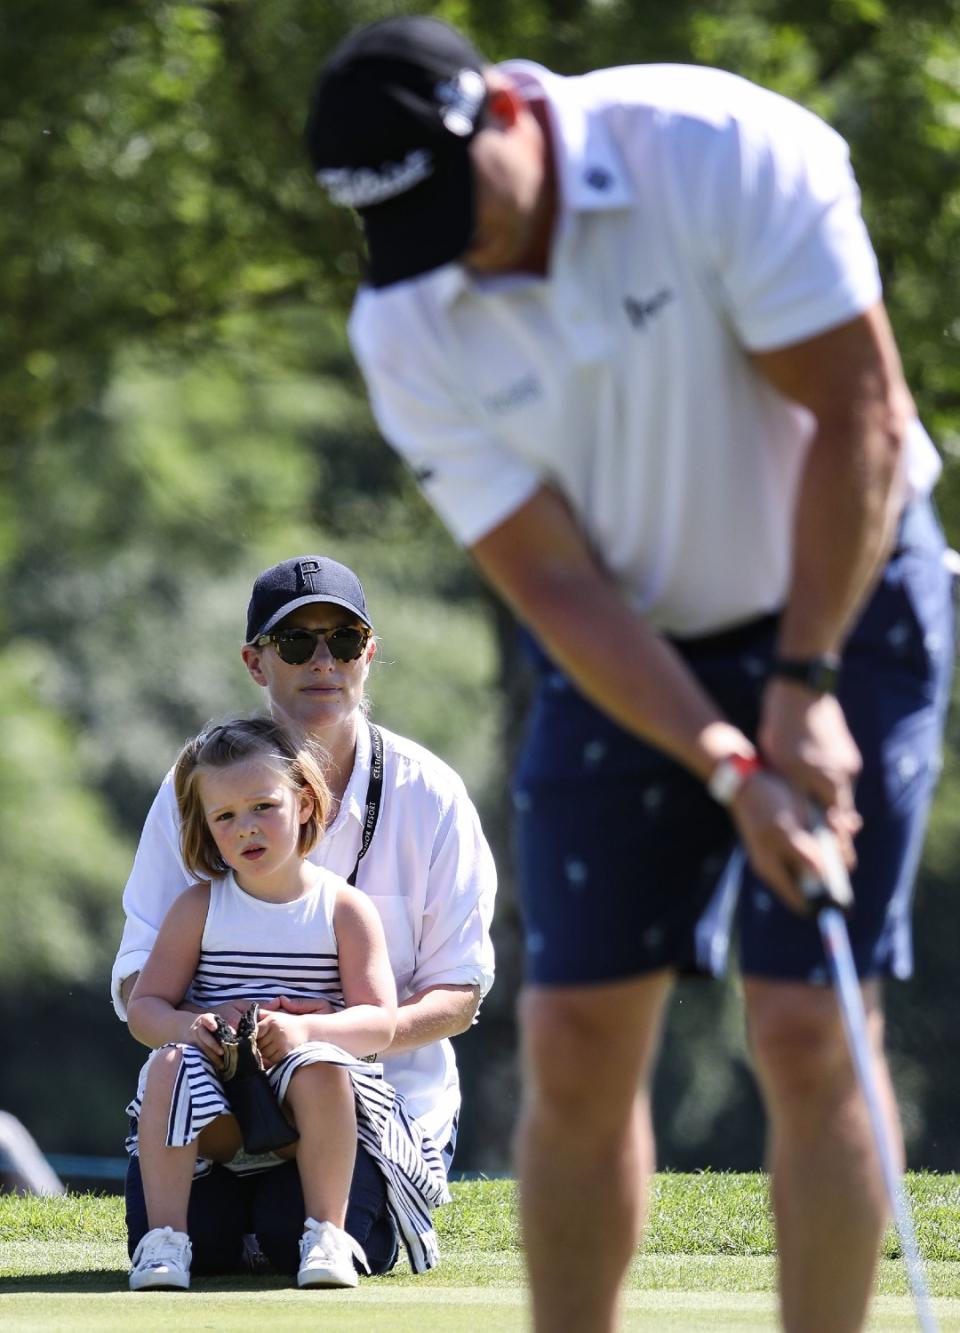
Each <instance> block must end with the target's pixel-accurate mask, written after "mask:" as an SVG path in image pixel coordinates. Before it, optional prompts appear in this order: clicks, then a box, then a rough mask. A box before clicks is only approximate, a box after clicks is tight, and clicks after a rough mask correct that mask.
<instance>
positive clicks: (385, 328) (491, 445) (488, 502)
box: [350, 289, 541, 546]
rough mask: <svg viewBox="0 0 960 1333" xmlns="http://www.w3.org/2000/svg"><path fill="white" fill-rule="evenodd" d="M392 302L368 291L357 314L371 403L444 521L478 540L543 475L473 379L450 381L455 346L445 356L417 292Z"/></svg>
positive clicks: (353, 328) (356, 345) (357, 345)
mask: <svg viewBox="0 0 960 1333" xmlns="http://www.w3.org/2000/svg"><path fill="white" fill-rule="evenodd" d="M388 291H389V289H388ZM391 301H392V298H391V297H390V296H383V295H380V294H372V293H369V292H367V293H361V295H360V296H359V297H358V300H357V305H356V307H355V309H354V312H353V315H352V316H351V320H350V338H351V343H352V345H353V349H354V353H355V355H356V357H357V361H358V362H359V365H360V368H361V370H362V372H363V375H364V379H365V380H366V384H367V390H368V393H369V397H370V405H371V408H372V410H373V414H374V417H375V418H376V421H377V425H378V426H379V428H380V431H381V433H382V434H383V436H384V438H385V439H386V440H387V442H388V443H389V444H390V445H391V446H392V447H393V448H394V449H395V450H396V451H397V453H399V454H400V455H401V457H402V458H403V459H404V460H405V461H406V462H407V463H408V464H409V466H410V468H411V469H412V471H413V475H414V477H415V478H416V481H417V484H418V485H419V487H420V489H421V490H422V492H423V494H424V496H425V497H426V499H427V501H428V502H429V503H430V505H431V506H432V507H433V508H434V509H435V510H436V512H437V514H438V515H439V517H440V518H441V520H442V521H443V523H444V524H445V526H446V527H447V528H448V529H449V531H450V532H451V533H452V535H453V537H454V538H455V539H456V540H457V541H458V542H459V543H460V544H461V545H462V546H472V545H473V544H474V543H475V542H477V541H479V540H480V538H481V537H484V536H486V534H487V533H488V532H491V531H492V530H493V529H494V528H495V527H497V526H498V525H499V524H500V523H502V522H503V521H504V520H505V519H507V518H509V517H510V515H511V514H512V513H514V512H515V510H517V509H519V508H520V506H521V505H522V504H524V503H525V501H527V500H528V499H529V498H530V497H531V495H532V494H533V493H534V491H535V490H536V489H537V487H538V486H539V484H540V481H541V478H540V475H539V474H538V473H537V472H536V470H535V469H534V468H532V467H531V466H530V465H529V464H528V463H526V462H525V461H523V460H522V459H521V458H518V457H517V456H516V455H515V454H513V453H510V452H508V451H507V450H505V449H504V448H503V447H502V446H500V445H499V444H498V442H497V440H496V438H495V437H494V435H493V433H492V432H491V431H490V429H489V426H488V425H487V423H486V422H485V421H484V419H483V415H482V413H481V412H480V411H479V409H478V408H477V407H476V406H475V405H474V404H473V403H472V402H471V400H470V398H469V392H468V388H467V386H464V385H459V386H458V385H455V384H454V383H452V382H451V380H450V378H449V369H448V367H449V364H450V360H451V358H450V355H449V349H448V353H447V355H442V354H440V352H439V349H437V348H436V347H435V346H434V345H433V342H432V340H431V337H430V333H429V325H428V322H427V321H426V320H424V319H423V317H422V312H421V311H420V309H419V308H418V306H417V305H416V303H415V302H414V300H413V298H412V297H409V296H407V294H406V293H403V292H400V293H399V294H398V296H397V298H396V305H393V304H391Z"/></svg>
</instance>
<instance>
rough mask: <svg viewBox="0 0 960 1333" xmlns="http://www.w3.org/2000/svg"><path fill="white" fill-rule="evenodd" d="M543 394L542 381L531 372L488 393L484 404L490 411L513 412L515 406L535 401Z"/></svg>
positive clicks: (522, 405)
mask: <svg viewBox="0 0 960 1333" xmlns="http://www.w3.org/2000/svg"><path fill="white" fill-rule="evenodd" d="M542 396H543V390H542V389H541V387H540V381H539V380H538V379H537V377H536V375H533V374H530V375H524V376H523V378H522V379H519V380H514V381H513V383H512V384H508V385H506V387H505V388H503V389H497V391H496V393H491V394H488V395H487V397H486V398H484V400H483V405H484V407H485V408H487V410H488V411H490V412H497V413H500V412H512V411H513V410H514V408H517V407H524V406H525V405H526V404H527V403H535V402H536V401H537V399H538V398H542Z"/></svg>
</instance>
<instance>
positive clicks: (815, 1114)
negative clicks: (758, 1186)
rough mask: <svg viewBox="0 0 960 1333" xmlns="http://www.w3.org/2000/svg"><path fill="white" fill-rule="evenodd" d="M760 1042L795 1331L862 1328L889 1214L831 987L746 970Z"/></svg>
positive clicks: (874, 1036) (873, 1001) (754, 1036)
mask: <svg viewBox="0 0 960 1333" xmlns="http://www.w3.org/2000/svg"><path fill="white" fill-rule="evenodd" d="M744 985H745V994H746V1001H747V1023H748V1029H749V1032H750V1040H751V1047H752V1050H753V1055H754V1060H755V1062H756V1066H757V1071H758V1075H759V1078H760V1083H761V1087H762V1090H763V1093H764V1098H765V1101H766V1106H767V1114H768V1116H769V1118H770V1169H771V1173H772V1177H773V1206H774V1212H775V1214H776V1221H777V1241H778V1246H779V1251H780V1300H781V1310H782V1317H783V1326H784V1329H785V1330H786V1331H787V1333H855V1331H856V1330H859V1329H861V1328H863V1326H864V1323H865V1321H866V1316H867V1307H868V1305H869V1302H870V1297H871V1294H872V1291H873V1284H874V1279H875V1275H876V1268H877V1259H878V1256H879V1251H880V1243H881V1240H882V1238H883V1233H884V1229H885V1227H886V1223H887V1220H888V1217H889V1209H888V1205H887V1198H886V1193H885V1190H884V1186H883V1178H882V1175H881V1171H880V1164H879V1160H878V1158H877V1154H876V1150H875V1148H874V1143H873V1134H872V1131H871V1128H870V1122H869V1119H868V1116H867V1108H866V1104H865V1103H864V1100H863V1097H862V1095H861V1093H860V1088H859V1084H858V1082H857V1079H856V1075H855V1073H854V1069H853V1066H852V1063H851V1060H850V1056H849V1053H848V1049H847V1044H846V1039H845V1037H844V1033H843V1026H842V1020H841V1017H840V1012H839V1008H838V1006H837V1002H836V998H835V996H834V994H833V992H832V991H831V990H826V989H824V988H821V987H814V986H806V985H802V984H796V983H780V982H770V981H761V980H759V979H757V978H748V979H747V980H746V981H745V983H744ZM864 1003H865V1005H866V1009H867V1025H868V1030H869V1033H870V1042H871V1046H872V1048H873V1054H874V1065H875V1069H876V1073H877V1080H878V1085H879V1087H880V1089H881V1095H882V1099H883V1102H884V1108H885V1111H886V1114H887V1120H888V1123H889V1125H890V1129H891V1131H892V1133H893V1136H894V1137H893V1142H894V1143H896V1144H897V1145H898V1147H899V1151H900V1152H901V1154H902V1139H901V1134H900V1122H899V1117H898V1115H897V1109H896V1102H895V1099H894V1095H893V1089H892V1086H891V1083H890V1076H889V1071H888V1069H887V1064H886V1060H885V1058H884V1055H883V1012H882V1008H881V1004H880V998H879V992H878V989H877V986H876V984H875V983H870V982H868V983H866V984H865V986H864Z"/></svg>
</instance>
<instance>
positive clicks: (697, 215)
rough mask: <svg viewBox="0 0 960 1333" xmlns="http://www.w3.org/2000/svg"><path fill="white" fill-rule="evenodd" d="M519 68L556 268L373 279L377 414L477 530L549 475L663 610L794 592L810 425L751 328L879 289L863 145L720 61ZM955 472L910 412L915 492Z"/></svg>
mask: <svg viewBox="0 0 960 1333" xmlns="http://www.w3.org/2000/svg"><path fill="white" fill-rule="evenodd" d="M504 69H505V70H506V72H508V73H509V74H510V75H511V76H512V77H513V78H514V80H515V81H517V82H518V83H519V84H520V86H521V87H522V88H523V89H524V90H525V91H526V92H527V93H528V94H533V95H537V94H538V93H540V94H542V95H543V96H544V97H545V98H546V100H547V104H548V106H549V112H550V117H551V125H552V128H553V133H554V145H555V151H556V157H557V166H558V179H559V187H560V188H559V194H560V201H561V202H560V213H559V218H558V224H557V228H556V232H555V240H554V246H553V251H552V256H551V268H550V274H549V277H548V278H547V279H541V278H535V277H528V276H525V275H508V276H497V277H492V278H491V277H488V278H485V279H484V278H480V277H477V276H475V275H470V274H469V273H468V272H467V271H466V270H464V269H463V268H462V267H461V266H459V265H449V266H447V267H445V268H443V269H439V270H436V271H435V272H434V273H431V274H427V275H424V276H423V277H421V278H417V279H414V280H412V281H409V282H402V283H398V284H396V285H394V286H390V287H386V288H381V289H371V288H362V289H361V291H360V292H359V293H358V296H357V300H356V303H355V305H354V310H353V313H352V315H351V321H350V334H351V340H352V343H353V347H354V350H355V353H356V356H357V359H358V361H359V363H360V366H361V368H362V370H363V372H364V375H365V377H366V379H367V384H368V388H369V392H370V399H371V403H372V406H373V410H374V413H375V415H376V418H377V421H378V423H379V425H380V428H381V430H382V431H383V434H384V435H385V437H386V438H387V439H388V440H389V441H390V442H391V443H392V444H393V445H394V447H395V448H396V449H397V450H398V451H399V452H400V453H401V454H402V455H404V457H405V458H406V459H407V460H408V461H409V463H410V464H411V466H412V467H413V469H414V471H415V474H416V475H417V477H418V480H419V481H420V484H421V486H422V487H423V490H424V492H425V494H426V496H427V498H428V499H429V500H430V502H431V503H432V504H433V505H434V507H435V508H436V509H437V511H438V512H439V514H440V516H441V517H442V518H443V520H444V521H445V523H446V524H447V526H448V527H449V528H450V529H451V531H452V532H453V534H454V535H455V536H456V537H457V538H458V539H459V541H461V542H462V543H463V544H464V545H466V546H470V545H471V544H473V543H474V542H476V541H478V540H479V539H480V538H481V537H483V536H484V535H485V534H486V533H488V532H490V531H491V530H492V529H493V528H495V527H496V526H497V525H498V524H499V523H501V522H503V520H504V519H506V518H507V517H508V516H509V515H510V514H511V513H513V512H514V511H515V510H516V509H517V508H519V507H520V505H522V504H523V503H524V502H525V501H526V500H527V499H529V498H530V496H531V495H532V494H533V492H534V491H535V490H536V489H537V488H538V486H540V485H541V484H543V483H550V484H552V485H553V486H555V487H557V488H558V489H559V490H560V491H561V492H562V493H563V495H564V496H565V497H566V498H567V500H568V502H569V503H570V505H571V506H572V508H573V510H574V512H575V513H576V514H577V515H578V517H579V519H580V522H581V524H582V527H583V528H584V530H585V532H586V534H587V536H588V537H589V539H590V540H591V542H592V544H593V545H594V547H595V548H596V550H597V551H598V552H599V553H600V554H601V555H602V558H603V560H604V562H605V565H606V567H607V568H608V569H609V571H610V572H611V574H612V575H613V577H614V578H615V579H616V580H617V581H618V582H619V584H620V585H621V587H622V588H623V591H624V593H625V595H626V596H627V597H628V599H629V600H630V602H631V603H632V605H634V607H635V608H636V609H637V610H638V611H639V612H640V613H641V614H643V615H644V616H646V617H647V618H648V619H649V621H650V622H651V623H652V624H653V625H654V626H655V627H657V628H659V629H661V630H663V631H664V632H666V633H671V634H676V635H695V634H702V633H707V632H711V631H714V630H719V629H722V628H725V627H728V626H731V625H735V624H738V623H741V622H743V621H746V620H749V619H751V618H753V617H755V616H758V615H762V614H764V613H767V612H769V611H773V610H776V609H778V608H779V607H780V606H782V605H783V602H784V600H785V597H786V591H787V586H788V580H789V573H790V535H791V527H792V515H793V507H794V500H795V496H796V490H797V481H798V477H799V474H800V470H801V467H802V464H803V461H804V457H805V453H806V449H807V446H808V444H809V440H810V437H811V434H812V428H813V422H812V418H811V416H810V414H809V413H808V412H806V411H805V410H804V409H802V408H800V407H798V406H797V405H796V404H792V403H789V402H787V401H786V400H785V399H783V398H782V397H780V396H779V395H778V394H777V393H776V392H775V391H774V390H773V389H772V388H771V387H770V386H769V385H768V384H767V382H766V381H765V380H764V379H762V378H761V376H760V375H759V374H758V373H757V372H756V371H755V370H754V369H753V368H752V366H751V364H750V362H749V360H748V358H747V357H746V356H745V355H744V349H747V350H750V351H760V350H770V349H774V348H778V347H783V346H787V345H789V344H792V343H795V342H799V341H801V340H803V339H806V338H810V337H812V336H814V335H816V334H818V333H822V332H824V331H826V330H828V329H830V328H833V327H835V326H837V325H840V324H842V323H844V322H845V321H847V320H849V319H851V318H853V317H854V316H856V315H858V314H860V313H862V312H863V311H864V310H866V309H867V308H868V307H869V306H871V305H872V304H874V303H875V302H876V301H877V300H878V298H879V297H880V280H879V276H878V271H877V264H876V259H875V257H874V253H873V250H872V247H871V245H870V241H869V238H868V236H867V233H866V230H865V227H864V224H863V221H862V219H861V216H860V207H859V204H860V196H859V191H858V189H857V185H856V182H855V180H854V177H853V174H852V171H851V168H850V163H849V156H848V151H847V147H846V144H845V143H844V141H843V140H842V139H841V138H840V136H839V135H838V134H836V133H835V131H833V130H832V129H830V128H829V127H828V126H827V125H825V124H824V123H823V122H822V121H821V120H819V119H818V118H817V117H815V116H814V115H812V114H811V113H810V112H808V111H806V110H804V109H803V108H801V107H799V106H797V105H796V104H795V103H793V102H790V101H788V100H787V99H785V98H783V97H780V96H779V95H777V94H775V93H772V92H769V91H767V90H765V89H762V88H759V87H757V86H756V85H754V84H751V83H749V82H747V81H746V80H744V79H741V78H738V77H736V76H734V75H732V74H727V73H724V72H722V71H719V70H713V69H705V68H694V67H687V66H667V65H647V66H642V65H641V66H632V67H627V68H621V69H612V70H600V71H596V72H594V73H592V74H587V75H584V76H582V77H578V78H561V77H558V76H557V75H554V74H551V73H550V72H549V71H547V70H545V69H543V68H541V67H540V66H536V65H531V64H529V63H526V62H511V63H510V64H508V65H506V66H504ZM938 471H939V460H938V458H937V454H936V451H935V450H934V448H933V445H932V444H931V443H930V440H929V438H928V437H927V436H926V433H925V432H924V430H923V428H922V426H920V423H919V422H914V423H913V425H912V427H911V430H910V438H909V442H908V449H907V481H908V485H909V487H910V489H911V490H912V491H913V492H914V493H924V492H926V491H927V490H928V489H929V488H930V486H931V485H932V484H933V481H934V480H935V478H936V475H937V473H938Z"/></svg>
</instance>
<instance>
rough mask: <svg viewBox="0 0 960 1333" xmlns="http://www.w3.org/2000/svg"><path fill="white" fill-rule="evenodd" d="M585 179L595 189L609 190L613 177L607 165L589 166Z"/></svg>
mask: <svg viewBox="0 0 960 1333" xmlns="http://www.w3.org/2000/svg"><path fill="white" fill-rule="evenodd" d="M583 179H584V180H585V181H586V182H587V184H588V185H589V186H590V187H591V188H592V189H594V190H609V189H610V186H611V185H612V184H613V177H612V176H611V175H610V172H609V171H608V170H607V169H606V167H588V168H587V170H586V172H585V173H584V177H583Z"/></svg>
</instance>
